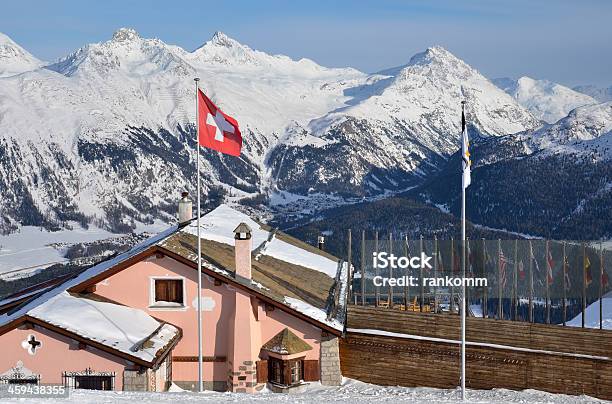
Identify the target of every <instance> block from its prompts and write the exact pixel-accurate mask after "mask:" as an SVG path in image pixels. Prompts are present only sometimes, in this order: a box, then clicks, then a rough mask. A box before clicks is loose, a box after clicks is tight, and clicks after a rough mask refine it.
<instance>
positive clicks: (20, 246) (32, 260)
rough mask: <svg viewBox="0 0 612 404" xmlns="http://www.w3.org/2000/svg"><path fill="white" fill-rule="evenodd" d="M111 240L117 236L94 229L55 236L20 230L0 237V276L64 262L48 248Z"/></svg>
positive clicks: (57, 252)
mask: <svg viewBox="0 0 612 404" xmlns="http://www.w3.org/2000/svg"><path fill="white" fill-rule="evenodd" d="M113 236H115V237H116V236H117V235H116V234H112V233H109V232H108V231H106V230H102V229H98V228H94V227H90V228H89V229H88V230H85V229H82V228H81V227H79V226H78V225H76V226H75V228H74V230H62V231H56V232H51V231H46V230H42V231H41V230H40V228H38V227H34V226H23V227H22V228H21V229H20V230H19V232H17V233H13V234H9V235H5V236H0V273H3V272H9V271H14V270H16V269H21V268H28V267H38V266H41V265H45V264H47V265H48V264H52V263H56V262H63V261H65V258H64V256H63V252H62V249H61V248H59V249H58V248H55V247H53V246H51V244H54V243H79V242H87V241H95V240H100V239H104V238H108V237H113ZM33 269H36V268H33Z"/></svg>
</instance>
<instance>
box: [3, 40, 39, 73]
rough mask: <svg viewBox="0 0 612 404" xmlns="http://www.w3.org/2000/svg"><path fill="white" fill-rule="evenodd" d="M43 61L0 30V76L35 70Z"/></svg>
mask: <svg viewBox="0 0 612 404" xmlns="http://www.w3.org/2000/svg"><path fill="white" fill-rule="evenodd" d="M43 64H44V63H43V62H42V61H40V60H38V59H36V58H35V57H34V56H32V54H30V52H28V51H27V50H25V49H23V48H22V47H21V46H19V45H17V44H16V43H15V42H14V41H13V40H12V39H11V38H9V37H8V36H7V35H5V34H3V33H2V32H0V77H8V76H13V75H16V74H20V73H23V72H28V71H32V70H36V69H38V68H39V67H41V66H42V65H43Z"/></svg>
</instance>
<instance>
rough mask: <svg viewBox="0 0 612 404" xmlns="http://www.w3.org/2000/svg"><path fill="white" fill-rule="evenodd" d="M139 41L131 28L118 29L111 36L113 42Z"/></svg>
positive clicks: (138, 37)
mask: <svg viewBox="0 0 612 404" xmlns="http://www.w3.org/2000/svg"><path fill="white" fill-rule="evenodd" d="M136 39H140V35H138V32H136V30H135V29H133V28H119V29H118V30H117V31H115V33H114V34H113V41H115V42H129V41H134V40H136Z"/></svg>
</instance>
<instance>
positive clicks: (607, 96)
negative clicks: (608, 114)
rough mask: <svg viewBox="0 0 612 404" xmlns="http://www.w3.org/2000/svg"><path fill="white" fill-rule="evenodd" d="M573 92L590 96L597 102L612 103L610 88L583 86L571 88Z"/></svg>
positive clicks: (611, 90)
mask: <svg viewBox="0 0 612 404" xmlns="http://www.w3.org/2000/svg"><path fill="white" fill-rule="evenodd" d="M573 90H574V91H578V92H579V93H582V94H586V95H588V96H591V97H593V98H595V99H596V100H597V101H599V102H608V101H612V86H609V87H597V86H593V85H584V86H576V87H574V88H573Z"/></svg>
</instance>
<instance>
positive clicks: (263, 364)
mask: <svg viewBox="0 0 612 404" xmlns="http://www.w3.org/2000/svg"><path fill="white" fill-rule="evenodd" d="M256 364H257V383H267V382H268V361H257V362H256Z"/></svg>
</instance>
